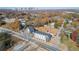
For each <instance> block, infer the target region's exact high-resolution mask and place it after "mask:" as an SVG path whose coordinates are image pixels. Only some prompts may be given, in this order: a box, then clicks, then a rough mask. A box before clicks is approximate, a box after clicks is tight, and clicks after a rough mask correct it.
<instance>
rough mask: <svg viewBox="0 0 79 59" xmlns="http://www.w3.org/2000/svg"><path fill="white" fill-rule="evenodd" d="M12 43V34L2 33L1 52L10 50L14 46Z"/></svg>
mask: <svg viewBox="0 0 79 59" xmlns="http://www.w3.org/2000/svg"><path fill="white" fill-rule="evenodd" d="M11 42H12V39H11V35H10V34H8V33H7V32H1V33H0V50H4V49H7V48H10V47H11V46H12V44H11Z"/></svg>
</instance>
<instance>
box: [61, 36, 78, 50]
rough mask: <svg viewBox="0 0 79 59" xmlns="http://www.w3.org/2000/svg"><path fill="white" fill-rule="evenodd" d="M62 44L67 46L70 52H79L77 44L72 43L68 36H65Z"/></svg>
mask: <svg viewBox="0 0 79 59" xmlns="http://www.w3.org/2000/svg"><path fill="white" fill-rule="evenodd" d="M61 43H64V44H65V45H67V47H68V50H69V51H79V47H77V46H76V44H75V42H72V40H71V39H68V38H67V37H66V36H63V38H62V39H61Z"/></svg>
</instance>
